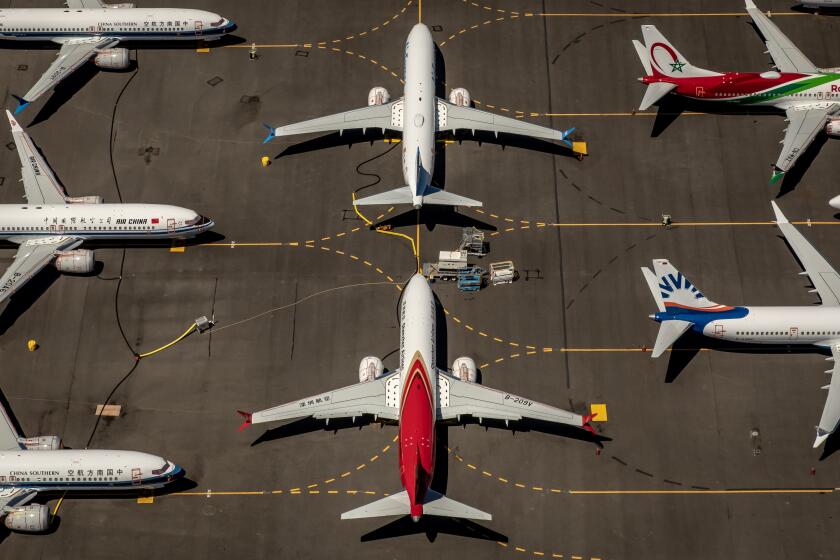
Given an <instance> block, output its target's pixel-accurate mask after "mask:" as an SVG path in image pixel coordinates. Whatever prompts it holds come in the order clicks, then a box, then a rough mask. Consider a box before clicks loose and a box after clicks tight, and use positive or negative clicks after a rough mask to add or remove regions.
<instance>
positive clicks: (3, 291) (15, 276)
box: [0, 235, 83, 303]
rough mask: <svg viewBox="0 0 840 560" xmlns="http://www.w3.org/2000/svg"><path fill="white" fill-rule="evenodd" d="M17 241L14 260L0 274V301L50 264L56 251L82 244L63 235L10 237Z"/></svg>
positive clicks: (78, 240)
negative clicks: (0, 274)
mask: <svg viewBox="0 0 840 560" xmlns="http://www.w3.org/2000/svg"><path fill="white" fill-rule="evenodd" d="M9 240H10V241H12V242H14V243H19V244H20V246H19V247H18V250H17V253H16V254H15V260H14V261H12V264H11V266H9V268H7V269H6V272H4V273H3V276H0V303H3V302H4V301H6V300H7V299H8V298H9V297H10V296H11V295H12V294H14V293H15V292H16V291H18V290H19V289H20V288H22V287H23V285H24V284H26V283H27V282H29V280H31V279H32V277H33V276H35V275H36V274H38V272H40V270H41V269H42V268H44V267H45V266H47V265H48V264H50V262H52V260H53V259H54V258H55V254H56V252H57V251H69V250H71V249H75V248H76V247H78V246H79V245H81V244H82V241H83V239H81V238H79V237H71V236H65V235H57V236H53V237H29V238H24V237H19V238H10V239H9Z"/></svg>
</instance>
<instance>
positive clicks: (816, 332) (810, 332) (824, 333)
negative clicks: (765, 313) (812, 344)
mask: <svg viewBox="0 0 840 560" xmlns="http://www.w3.org/2000/svg"><path fill="white" fill-rule="evenodd" d="M735 334H736V335H747V336H749V335H759V336H761V335H769V336H784V335H790V334H791V333H789V332H787V331H736V332H735ZM796 334H797V335H817V336H822V335H837V334H840V331H804V332H800V333H796Z"/></svg>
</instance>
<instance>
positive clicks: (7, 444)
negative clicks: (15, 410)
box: [0, 402, 23, 451]
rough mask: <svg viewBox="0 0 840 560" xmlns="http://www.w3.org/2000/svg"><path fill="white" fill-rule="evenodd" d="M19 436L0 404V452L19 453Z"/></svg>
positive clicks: (21, 447)
mask: <svg viewBox="0 0 840 560" xmlns="http://www.w3.org/2000/svg"><path fill="white" fill-rule="evenodd" d="M18 438H20V434H19V433H18V431H17V430H16V429H15V425H14V424H13V423H12V419H11V418H10V417H9V413H8V412H7V411H6V408H5V407H4V406H3V403H2V402H0V451H20V450H21V449H23V446H22V445H21V444H20V442H19V441H18Z"/></svg>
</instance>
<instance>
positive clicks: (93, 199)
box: [64, 194, 105, 204]
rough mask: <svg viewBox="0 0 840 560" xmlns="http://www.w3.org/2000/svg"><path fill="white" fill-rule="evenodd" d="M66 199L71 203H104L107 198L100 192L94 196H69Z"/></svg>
mask: <svg viewBox="0 0 840 560" xmlns="http://www.w3.org/2000/svg"><path fill="white" fill-rule="evenodd" d="M64 200H65V201H67V202H68V203H69V204H102V203H103V202H105V199H104V198H102V197H101V196H99V195H98V194H97V195H92V196H68V197H65V198H64Z"/></svg>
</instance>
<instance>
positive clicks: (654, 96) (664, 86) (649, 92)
mask: <svg viewBox="0 0 840 560" xmlns="http://www.w3.org/2000/svg"><path fill="white" fill-rule="evenodd" d="M675 87H677V84H669V83H667V82H654V83H652V84H650V85H649V86H648V88H647V89H646V90H645V96H644V97H643V98H642V104H641V105H639V111H646V110H647V109H649V108H650V106H651V105H653V104H654V103H656V102H657V101H659V100H660V99H662V98H663V97H665V96H666V95H668V93H669V92H670V91H671V90H672V89H674V88H675Z"/></svg>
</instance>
